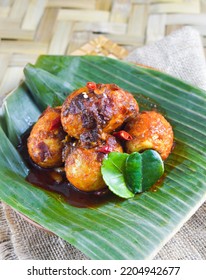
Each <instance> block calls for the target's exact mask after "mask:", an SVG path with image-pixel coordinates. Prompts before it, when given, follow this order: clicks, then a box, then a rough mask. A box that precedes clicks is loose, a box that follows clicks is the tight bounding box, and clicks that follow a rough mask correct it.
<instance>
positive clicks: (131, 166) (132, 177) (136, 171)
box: [124, 152, 143, 193]
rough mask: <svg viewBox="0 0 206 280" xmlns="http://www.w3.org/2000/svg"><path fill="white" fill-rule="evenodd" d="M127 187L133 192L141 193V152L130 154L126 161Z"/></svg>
mask: <svg viewBox="0 0 206 280" xmlns="http://www.w3.org/2000/svg"><path fill="white" fill-rule="evenodd" d="M124 176H125V181H126V184H127V187H128V188H129V189H130V190H131V192H133V193H140V192H142V191H143V189H142V176H143V170H142V156H141V154H140V153H137V152H135V153H132V154H130V155H129V156H128V157H127V159H126V161H125V171H124Z"/></svg>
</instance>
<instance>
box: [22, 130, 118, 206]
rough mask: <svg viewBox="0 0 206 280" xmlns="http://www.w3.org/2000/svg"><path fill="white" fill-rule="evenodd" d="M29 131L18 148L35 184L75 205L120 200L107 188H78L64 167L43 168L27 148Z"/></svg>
mask: <svg viewBox="0 0 206 280" xmlns="http://www.w3.org/2000/svg"><path fill="white" fill-rule="evenodd" d="M30 131H31V129H30V130H29V131H27V132H26V133H25V134H24V135H23V136H22V138H21V142H20V144H19V145H18V147H17V149H18V151H19V153H20V154H21V156H22V158H23V160H24V161H25V163H26V164H27V166H28V168H29V174H28V176H27V177H26V180H27V181H28V182H29V183H31V184H32V185H34V186H37V187H40V188H43V189H45V190H48V191H52V192H55V193H58V194H60V196H61V197H62V198H63V199H64V200H65V201H66V202H67V203H69V204H70V205H73V206H75V207H80V208H85V207H97V206H98V205H100V204H103V203H105V202H108V201H114V200H118V198H116V196H115V195H113V194H112V193H111V192H110V191H109V190H108V189H107V188H105V189H102V190H100V191H96V192H83V191H80V190H78V189H76V188H75V187H74V186H73V185H72V184H71V183H70V182H69V181H68V180H67V179H66V175H65V172H64V170H63V168H50V169H46V168H41V167H39V166H38V165H36V164H35V163H34V162H33V161H32V160H31V158H30V156H29V154H28V150H27V138H28V136H29V134H30Z"/></svg>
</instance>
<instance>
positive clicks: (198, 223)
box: [0, 27, 206, 260]
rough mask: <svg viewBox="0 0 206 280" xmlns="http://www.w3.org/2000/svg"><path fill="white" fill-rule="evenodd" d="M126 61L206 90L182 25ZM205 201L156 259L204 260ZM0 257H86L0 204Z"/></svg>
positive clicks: (199, 59)
mask: <svg viewBox="0 0 206 280" xmlns="http://www.w3.org/2000/svg"><path fill="white" fill-rule="evenodd" d="M126 60H128V61H132V62H137V63H140V64H144V65H148V66H152V67H155V68H158V69H160V70H163V71H165V72H167V73H169V74H171V75H174V76H176V77H179V78H181V79H183V80H185V81H188V82H189V83H191V84H194V85H196V86H198V87H200V88H204V89H206V63H205V57H204V53H203V48H202V43H201V39H200V36H199V34H198V32H196V31H195V30H194V29H192V28H189V27H185V28H183V29H180V30H178V31H176V32H174V33H172V34H171V35H169V36H167V37H165V38H164V39H162V40H161V41H158V42H156V43H155V44H152V45H149V46H145V47H142V48H139V49H136V50H134V51H133V52H132V53H130V54H129V56H128V57H127V58H126ZM205 244H206V203H205V204H203V205H202V206H201V207H200V208H199V210H198V211H197V212H196V213H195V214H194V215H193V216H192V217H191V218H190V219H189V221H188V222H187V223H186V224H185V225H184V226H183V227H182V228H181V230H180V231H179V232H178V233H176V235H175V236H174V237H173V238H172V239H171V240H170V241H169V242H168V243H167V244H166V245H165V246H164V247H163V248H162V249H161V250H160V252H159V253H158V254H157V256H156V257H155V259H163V260H166V259H174V260H178V259H196V260H197V259H206V247H205ZM0 259H7V260H17V259H41V260H63V259H64V260H68V259H87V257H86V256H85V255H84V254H82V253H81V252H80V251H79V250H77V249H76V248H74V247H73V246H71V245H70V244H68V243H67V242H65V241H64V240H62V239H60V238H59V237H57V236H55V235H53V234H50V233H47V232H45V231H43V230H42V229H38V228H36V227H35V226H34V225H32V224H30V223H28V222H27V221H25V220H24V219H23V218H22V217H21V216H19V214H17V213H15V212H14V211H13V210H11V208H9V207H8V206H5V205H2V204H0Z"/></svg>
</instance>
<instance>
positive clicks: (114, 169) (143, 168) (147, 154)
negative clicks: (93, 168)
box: [101, 150, 164, 198]
mask: <svg viewBox="0 0 206 280" xmlns="http://www.w3.org/2000/svg"><path fill="white" fill-rule="evenodd" d="M101 172H102V175H103V179H104V181H105V183H106V184H107V186H108V188H109V189H110V190H111V191H112V192H113V193H115V194H116V195H118V196H120V197H123V198H131V197H134V194H136V193H141V192H144V191H146V190H148V189H149V188H150V187H151V186H152V185H154V184H155V183H156V182H157V180H158V179H159V178H160V177H161V176H162V174H163V173H164V163H163V161H162V159H161V156H160V155H159V154H158V153H157V152H156V151H154V150H147V151H144V152H143V153H137V152H134V153H132V154H130V155H129V154H126V153H118V152H111V153H109V155H108V157H107V158H106V159H104V160H103V163H102V167H101Z"/></svg>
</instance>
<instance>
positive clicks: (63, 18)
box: [0, 0, 206, 100]
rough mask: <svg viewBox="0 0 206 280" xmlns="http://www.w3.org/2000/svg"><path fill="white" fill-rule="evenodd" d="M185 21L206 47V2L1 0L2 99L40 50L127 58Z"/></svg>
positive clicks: (41, 51)
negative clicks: (129, 52) (140, 47)
mask: <svg viewBox="0 0 206 280" xmlns="http://www.w3.org/2000/svg"><path fill="white" fill-rule="evenodd" d="M185 25H189V26H193V27H195V28H196V29H197V30H198V31H199V32H200V34H201V35H202V38H203V44H204V47H205V50H206V0H170V1H169V0H113V1H112V0H89V1H87V0H73V1H72V0H0V63H1V67H0V100H1V99H2V98H3V96H4V95H5V94H6V93H8V92H9V91H11V90H12V89H14V88H15V87H16V86H17V85H18V84H19V82H20V80H21V79H22V78H23V72H22V70H23V67H24V66H25V64H26V63H28V62H31V63H33V62H35V60H36V58H37V57H38V55H40V54H76V55H84V54H93V55H106V56H110V57H114V58H119V59H122V58H123V57H125V56H126V55H127V53H128V51H130V50H132V49H134V48H136V47H138V46H142V45H145V44H147V43H151V42H154V41H156V40H158V39H161V38H162V37H164V36H165V35H167V34H169V33H170V32H172V31H174V30H176V29H178V28H180V27H181V26H185Z"/></svg>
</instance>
